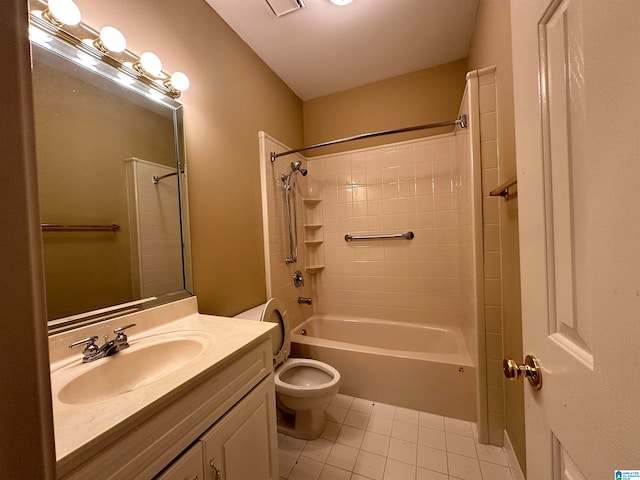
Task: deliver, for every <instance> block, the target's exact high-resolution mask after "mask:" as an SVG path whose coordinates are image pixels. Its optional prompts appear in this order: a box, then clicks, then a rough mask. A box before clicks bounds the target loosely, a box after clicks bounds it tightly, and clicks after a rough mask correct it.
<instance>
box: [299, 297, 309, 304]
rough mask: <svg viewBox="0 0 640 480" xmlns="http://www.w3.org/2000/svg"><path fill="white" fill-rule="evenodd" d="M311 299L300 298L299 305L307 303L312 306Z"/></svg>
mask: <svg viewBox="0 0 640 480" xmlns="http://www.w3.org/2000/svg"><path fill="white" fill-rule="evenodd" d="M311 302H313V300H311V297H298V303H306V304H307V305H311Z"/></svg>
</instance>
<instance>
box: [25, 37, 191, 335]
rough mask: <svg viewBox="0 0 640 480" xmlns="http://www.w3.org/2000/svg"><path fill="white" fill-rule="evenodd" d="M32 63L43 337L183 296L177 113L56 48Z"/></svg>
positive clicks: (108, 71)
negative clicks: (45, 325)
mask: <svg viewBox="0 0 640 480" xmlns="http://www.w3.org/2000/svg"><path fill="white" fill-rule="evenodd" d="M32 55H33V61H32V63H33V95H34V111H35V122H36V153H37V162H38V188H39V198H40V214H41V220H42V224H43V233H42V242H43V250H44V264H45V282H46V293H47V311H48V318H49V320H50V331H51V332H53V331H60V329H67V328H71V327H72V326H75V325H77V324H78V323H81V324H85V323H87V321H97V320H100V319H103V318H105V317H107V318H111V317H112V316H115V315H118V314H123V313H129V312H131V311H132V309H140V308H146V307H148V306H151V305H157V304H159V303H164V302H166V301H169V300H174V299H176V298H182V297H183V296H186V295H189V293H188V290H191V287H190V282H191V280H190V279H191V272H190V265H189V261H188V260H189V251H188V236H186V235H185V232H187V231H188V226H187V217H186V208H185V207H186V202H181V201H180V199H181V198H182V199H183V200H184V199H186V192H185V188H186V181H185V180H186V177H185V174H184V159H183V158H181V157H182V155H181V154H182V152H183V137H182V124H181V123H182V122H181V115H182V110H181V105H180V104H179V103H178V102H176V101H174V100H172V99H169V98H160V97H162V95H161V94H158V92H155V93H151V92H150V91H149V88H148V87H145V86H144V85H142V84H140V85H135V84H134V82H135V80H133V79H128V80H127V81H126V82H125V81H124V78H123V77H122V73H120V77H119V76H118V72H117V70H116V69H114V68H112V67H110V66H109V65H106V64H102V63H101V62H99V61H98V60H97V59H92V58H90V57H88V56H87V55H86V54H84V53H82V52H77V51H75V49H73V47H70V46H69V45H67V44H65V43H63V42H61V41H59V40H57V39H55V38H50V39H48V40H47V41H46V42H39V43H32ZM124 83H128V84H129V85H125V84H124ZM141 92H142V93H141ZM154 179H155V180H154ZM181 214H182V216H181ZM183 244H184V245H185V248H184V249H183Z"/></svg>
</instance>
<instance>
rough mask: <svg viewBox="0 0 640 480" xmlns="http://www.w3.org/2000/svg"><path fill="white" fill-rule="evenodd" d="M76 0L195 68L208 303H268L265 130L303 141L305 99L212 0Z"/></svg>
mask: <svg viewBox="0 0 640 480" xmlns="http://www.w3.org/2000/svg"><path fill="white" fill-rule="evenodd" d="M76 3H77V4H78V6H79V7H80V9H81V11H82V13H83V20H84V21H85V22H86V23H88V24H89V25H92V26H93V27H95V28H101V27H102V26H104V25H113V26H115V27H117V28H119V29H120V30H121V31H122V32H123V33H124V35H125V36H126V38H127V41H128V48H129V49H130V50H132V51H133V52H136V53H138V54H140V53H142V52H143V51H145V50H152V51H153V52H155V53H156V54H157V55H158V56H159V57H160V58H161V59H162V61H163V65H164V70H165V71H169V72H173V71H176V70H181V71H184V72H185V73H187V74H188V75H189V77H190V79H191V88H190V90H189V91H187V92H186V93H185V94H184V95H183V97H182V102H183V104H184V124H185V130H186V148H187V165H188V177H189V203H190V213H191V225H192V228H191V234H192V251H193V265H194V268H193V275H194V288H195V293H196V295H198V301H199V305H200V311H202V312H204V313H215V314H221V315H233V314H235V313H238V312H240V311H242V310H245V309H247V308H249V307H252V306H254V305H256V304H259V303H263V302H264V301H265V297H266V293H265V276H264V275H265V273H264V253H263V242H262V224H261V222H262V214H261V197H260V174H259V163H258V157H259V151H258V131H259V130H264V131H266V132H267V133H269V134H270V135H273V136H274V137H276V138H278V139H279V140H281V141H282V142H285V143H287V144H289V145H299V144H301V143H302V140H303V137H302V102H301V100H300V99H299V98H298V97H297V96H296V95H295V94H294V93H293V92H292V91H291V90H290V89H289V88H288V87H287V86H286V85H285V84H284V83H283V82H282V81H281V80H280V79H279V78H278V77H277V76H276V75H275V74H274V73H273V72H272V71H271V70H270V69H269V68H268V67H267V66H266V65H265V64H264V62H262V60H260V59H259V58H258V57H257V55H256V54H255V53H254V52H253V51H252V50H251V49H250V48H249V47H248V46H247V45H246V44H245V43H244V42H243V41H242V40H240V38H239V37H238V36H237V35H236V34H235V33H234V32H233V31H232V30H231V29H230V28H229V27H228V26H227V25H226V24H225V23H224V22H223V21H222V20H221V19H220V17H219V16H218V15H217V14H216V13H215V12H214V11H213V10H212V9H211V8H210V7H209V6H208V5H207V4H206V3H205V2H204V0H193V1H189V2H184V1H182V0H138V1H135V2H132V1H130V0H113V1H109V2H95V1H91V0H78V1H77V2H76Z"/></svg>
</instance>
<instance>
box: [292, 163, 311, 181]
mask: <svg viewBox="0 0 640 480" xmlns="http://www.w3.org/2000/svg"><path fill="white" fill-rule="evenodd" d="M291 171H292V172H300V173H301V174H302V176H303V177H305V176H306V175H307V169H306V168H302V162H301V161H297V162H291Z"/></svg>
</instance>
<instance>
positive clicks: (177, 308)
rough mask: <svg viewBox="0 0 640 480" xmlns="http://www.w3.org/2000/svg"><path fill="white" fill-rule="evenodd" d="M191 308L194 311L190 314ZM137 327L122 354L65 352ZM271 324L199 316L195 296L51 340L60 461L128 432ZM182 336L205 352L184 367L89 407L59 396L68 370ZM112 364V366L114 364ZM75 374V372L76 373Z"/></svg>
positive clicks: (83, 368) (259, 338) (254, 340)
mask: <svg viewBox="0 0 640 480" xmlns="http://www.w3.org/2000/svg"><path fill="white" fill-rule="evenodd" d="M194 310H195V311H194ZM131 323H135V324H136V327H133V328H131V329H129V330H128V331H127V333H128V336H129V343H130V345H131V346H130V347H129V348H128V349H126V350H123V351H122V352H120V353H118V354H116V355H114V356H111V357H107V358H103V359H100V360H96V361H94V362H90V363H86V364H82V347H77V348H76V349H73V350H70V349H68V347H67V346H68V345H69V344H70V343H71V342H73V341H76V340H78V339H82V338H85V337H88V336H91V335H98V337H99V338H100V337H102V336H103V335H109V338H113V333H112V331H113V329H114V328H116V327H119V326H123V325H128V324H131ZM274 327H275V325H274V324H270V323H263V322H251V321H246V320H238V319H233V318H226V317H217V316H212V315H203V314H199V313H197V303H196V299H195V297H193V298H190V299H186V300H181V301H179V302H174V304H168V305H163V306H161V307H156V308H153V309H149V310H146V311H143V312H138V313H134V314H131V315H127V316H124V317H120V318H118V319H115V320H110V321H108V322H103V323H102V324H97V325H90V326H87V327H82V328H80V329H77V330H73V331H71V332H65V333H61V334H57V335H53V336H51V337H50V340H49V346H50V360H51V372H52V399H53V418H54V430H55V444H56V458H57V460H58V463H60V462H61V461H68V460H70V458H69V457H74V458H75V457H78V456H79V455H82V454H83V451H85V450H87V449H89V448H90V447H93V448H95V447H96V445H95V444H96V443H99V441H100V438H102V437H104V436H108V435H110V434H112V433H115V432H118V431H121V430H122V429H127V428H131V426H130V424H135V423H136V421H139V420H140V418H145V417H148V416H150V415H153V414H154V413H155V412H157V411H159V410H160V409H162V408H163V405H164V404H166V403H167V402H170V401H171V400H172V399H174V398H176V397H178V396H180V395H182V394H184V392H186V391H188V390H189V389H191V388H193V386H194V385H197V384H198V383H199V382H200V381H202V379H204V378H209V377H210V376H211V375H214V374H215V373H216V372H218V371H222V369H224V367H225V365H226V364H227V363H228V362H229V361H231V360H232V359H234V358H236V357H237V356H238V355H240V354H241V353H242V352H243V351H246V350H247V349H249V348H251V347H252V346H253V345H256V344H257V343H259V342H263V341H264V340H265V339H266V338H267V337H268V335H269V333H270V331H271V330H272V329H273V328H274ZM185 334H186V335H188V336H191V338H194V337H202V338H203V339H205V341H204V343H205V344H206V348H204V349H203V350H202V351H201V352H199V353H198V355H197V356H195V357H194V358H193V359H190V360H189V361H188V362H187V363H186V364H185V365H182V366H180V367H179V368H177V369H175V370H174V371H171V373H168V374H166V375H164V376H162V377H161V378H159V379H158V380H155V381H152V382H151V383H149V384H146V385H144V386H141V387H137V388H134V389H132V390H130V391H126V392H125V393H121V394H119V395H116V396H113V397H111V398H106V399H103V400H99V401H93V402H91V403H82V402H77V403H73V404H72V403H64V402H63V401H61V400H60V398H59V395H60V391H61V388H62V387H63V386H64V384H66V383H67V381H68V379H69V378H71V377H70V375H71V374H69V373H67V372H69V371H73V370H75V371H76V372H78V371H82V372H85V371H88V370H89V369H91V368H96V367H98V366H100V365H99V364H100V362H110V361H112V362H113V361H114V360H116V361H117V357H118V355H123V354H126V353H127V352H128V351H132V352H133V351H134V349H135V348H136V344H138V345H141V344H142V343H140V342H143V341H145V339H148V338H158V336H159V337H161V338H172V337H173V336H174V335H175V337H176V338H180V337H184V336H185ZM113 365H116V363H115V362H114V363H113ZM75 375H77V373H76V374H75Z"/></svg>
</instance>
